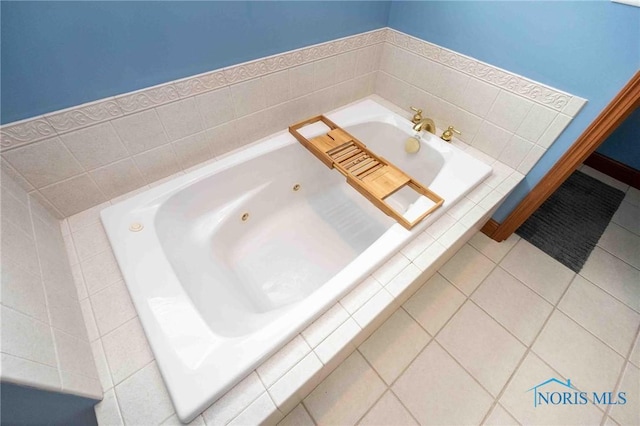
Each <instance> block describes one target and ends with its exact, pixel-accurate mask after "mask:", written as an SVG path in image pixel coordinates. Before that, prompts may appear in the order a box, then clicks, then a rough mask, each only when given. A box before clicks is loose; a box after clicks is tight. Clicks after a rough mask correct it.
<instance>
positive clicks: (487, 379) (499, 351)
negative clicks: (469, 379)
mask: <svg viewBox="0 0 640 426" xmlns="http://www.w3.org/2000/svg"><path fill="white" fill-rule="evenodd" d="M437 340H438V342H439V343H440V344H441V345H442V346H443V347H444V348H445V349H446V350H447V351H449V353H450V354H451V355H453V357H454V358H456V359H457V360H458V361H459V362H460V364H462V365H463V366H464V367H465V368H466V369H467V371H469V372H470V373H471V374H472V375H473V376H474V377H475V378H476V379H477V380H478V381H479V382H480V383H482V385H483V386H484V387H485V388H487V389H488V390H489V392H491V393H492V394H493V395H495V396H497V395H498V394H499V393H500V390H501V389H502V387H503V386H504V385H505V383H507V380H508V379H509V377H510V376H511V374H512V373H513V372H514V371H515V369H516V367H517V366H518V363H519V362H520V359H521V358H522V356H523V355H524V353H525V351H526V348H525V346H524V345H523V344H522V343H520V342H519V341H518V340H517V339H516V338H515V337H513V336H512V335H511V334H509V332H507V331H506V330H505V329H504V328H503V327H502V326H500V324H498V323H497V322H496V321H495V320H493V319H492V318H491V317H489V315H487V314H486V313H484V312H483V311H482V310H481V309H480V308H478V307H477V306H476V305H475V304H474V303H473V302H470V301H469V302H467V303H465V304H464V306H462V308H461V309H460V310H459V311H458V313H456V315H455V316H454V317H453V318H452V319H451V321H449V323H448V324H447V325H446V326H445V328H444V329H443V330H442V331H441V332H440V334H439V335H438V337H437Z"/></svg>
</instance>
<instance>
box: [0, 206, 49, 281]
mask: <svg viewBox="0 0 640 426" xmlns="http://www.w3.org/2000/svg"><path fill="white" fill-rule="evenodd" d="M0 240H1V241H2V260H3V261H4V259H11V260H13V261H14V262H15V263H16V264H17V265H18V266H19V267H20V268H22V269H24V270H26V271H32V272H34V273H36V274H38V275H40V268H39V265H38V254H37V252H36V245H35V242H34V240H33V238H32V237H30V236H29V235H28V234H25V233H24V232H23V231H22V230H21V229H20V228H18V227H17V226H15V225H14V224H12V223H10V222H9V221H7V220H6V219H4V218H2V236H1V238H0Z"/></svg>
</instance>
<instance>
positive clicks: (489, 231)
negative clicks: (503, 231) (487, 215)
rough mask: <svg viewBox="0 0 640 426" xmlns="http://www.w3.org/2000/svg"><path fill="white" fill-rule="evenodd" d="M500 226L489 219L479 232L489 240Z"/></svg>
mask: <svg viewBox="0 0 640 426" xmlns="http://www.w3.org/2000/svg"><path fill="white" fill-rule="evenodd" d="M499 226H500V224H499V223H498V222H496V221H495V220H493V219H489V220H488V221H487V223H485V224H484V226H483V227H482V229H481V230H480V232H482V233H483V234H484V235H486V236H487V237H489V238H491V236H492V235H493V233H494V232H496V230H497V229H498V227H499Z"/></svg>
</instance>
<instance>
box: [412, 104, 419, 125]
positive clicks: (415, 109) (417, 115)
mask: <svg viewBox="0 0 640 426" xmlns="http://www.w3.org/2000/svg"><path fill="white" fill-rule="evenodd" d="M410 108H411V110H412V111H415V114H414V115H413V118H412V119H411V122H412V123H413V124H418V123H419V122H421V121H422V110H421V109H420V108H416V107H410Z"/></svg>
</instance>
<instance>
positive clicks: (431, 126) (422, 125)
mask: <svg viewBox="0 0 640 426" xmlns="http://www.w3.org/2000/svg"><path fill="white" fill-rule="evenodd" d="M413 130H415V131H416V132H421V131H423V130H426V131H427V132H430V133H433V134H434V135H435V134H436V123H434V122H433V120H432V119H430V118H423V119H422V120H420V121H419V122H418V123H416V124H414V125H413Z"/></svg>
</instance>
